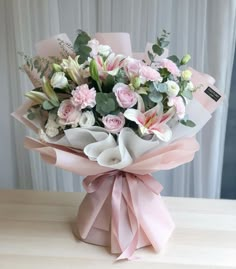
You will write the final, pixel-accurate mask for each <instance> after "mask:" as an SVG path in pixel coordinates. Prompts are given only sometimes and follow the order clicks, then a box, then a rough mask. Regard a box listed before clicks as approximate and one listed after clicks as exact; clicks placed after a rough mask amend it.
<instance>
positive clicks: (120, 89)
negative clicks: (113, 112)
mask: <svg viewBox="0 0 236 269" xmlns="http://www.w3.org/2000/svg"><path fill="white" fill-rule="evenodd" d="M113 92H114V93H115V96H116V100H117V102H118V104H119V106H120V107H123V108H130V107H133V106H134V105H135V104H136V103H137V101H138V99H137V95H136V93H135V92H134V91H132V90H131V89H130V88H129V86H128V85H126V84H124V83H117V84H116V85H115V86H114V87H113Z"/></svg>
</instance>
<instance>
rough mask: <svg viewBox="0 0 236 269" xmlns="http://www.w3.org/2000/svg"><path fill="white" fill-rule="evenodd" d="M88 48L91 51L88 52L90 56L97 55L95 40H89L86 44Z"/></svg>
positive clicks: (97, 44)
mask: <svg viewBox="0 0 236 269" xmlns="http://www.w3.org/2000/svg"><path fill="white" fill-rule="evenodd" d="M88 46H89V47H90V48H91V49H92V50H91V52H90V56H91V57H94V56H96V55H97V54H98V46H99V42H98V40H97V39H95V38H94V39H91V40H89V42H88Z"/></svg>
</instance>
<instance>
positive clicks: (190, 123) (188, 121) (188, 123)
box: [180, 120, 196, 128]
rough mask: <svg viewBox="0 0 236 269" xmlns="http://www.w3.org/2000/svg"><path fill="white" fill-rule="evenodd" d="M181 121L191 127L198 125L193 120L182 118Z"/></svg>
mask: <svg viewBox="0 0 236 269" xmlns="http://www.w3.org/2000/svg"><path fill="white" fill-rule="evenodd" d="M180 123H181V124H183V125H185V126H188V127H191V128H193V127H195V126H196V124H195V123H194V122H193V121H191V120H186V121H185V120H180Z"/></svg>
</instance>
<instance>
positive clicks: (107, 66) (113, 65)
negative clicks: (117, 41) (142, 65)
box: [94, 53, 124, 79]
mask: <svg viewBox="0 0 236 269" xmlns="http://www.w3.org/2000/svg"><path fill="white" fill-rule="evenodd" d="M94 59H95V61H96V64H97V68H98V73H99V76H100V78H102V79H103V78H106V76H107V74H109V75H112V76H115V75H116V74H117V72H118V71H119V69H120V67H121V62H122V60H123V59H124V56H123V55H120V54H118V55H116V54H115V53H111V54H110V55H109V56H108V57H107V59H106V60H105V61H104V60H103V57H102V56H100V55H97V56H95V57H94Z"/></svg>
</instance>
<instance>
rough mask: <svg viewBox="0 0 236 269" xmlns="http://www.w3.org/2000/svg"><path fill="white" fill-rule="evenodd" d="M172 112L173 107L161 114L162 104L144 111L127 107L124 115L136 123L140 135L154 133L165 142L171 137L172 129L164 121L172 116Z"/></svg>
mask: <svg viewBox="0 0 236 269" xmlns="http://www.w3.org/2000/svg"><path fill="white" fill-rule="evenodd" d="M174 112H175V111H174V110H173V109H169V110H168V111H167V112H166V113H165V114H163V107H162V105H157V106H155V107H153V108H152V109H150V110H148V111H146V112H145V113H142V112H141V111H139V110H137V109H133V108H131V109H127V110H126V111H125V113H124V116H125V117H126V118H127V119H128V120H131V121H134V122H135V123H137V125H138V126H139V130H140V132H141V134H142V135H145V134H154V135H156V136H157V137H158V138H159V139H160V140H162V141H165V142H167V141H169V140H170V139H171V136H172V131H171V129H170V127H169V126H168V125H167V124H166V123H167V122H168V121H169V120H170V119H171V118H172V117H173V115H174Z"/></svg>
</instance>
